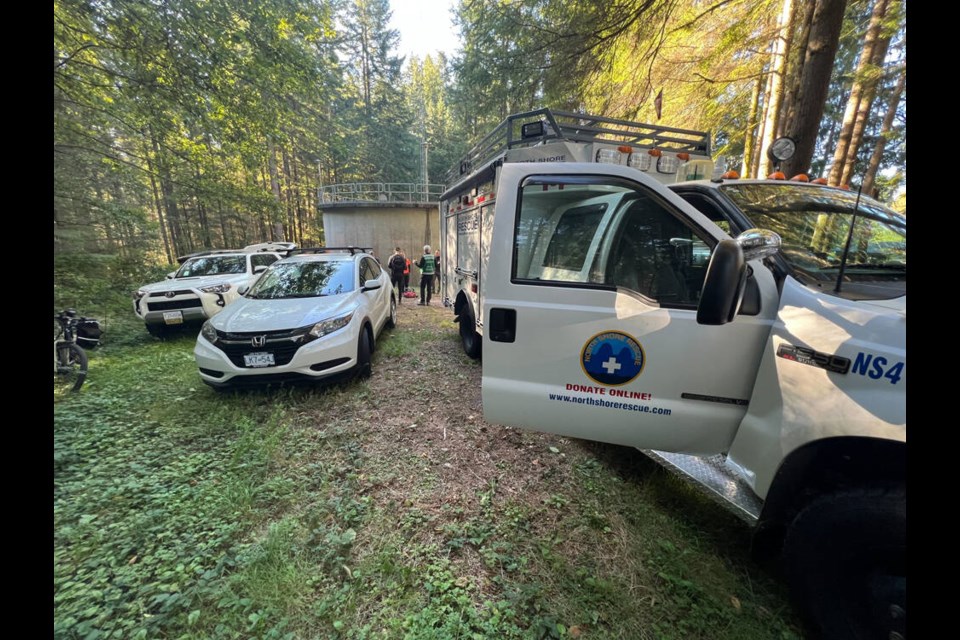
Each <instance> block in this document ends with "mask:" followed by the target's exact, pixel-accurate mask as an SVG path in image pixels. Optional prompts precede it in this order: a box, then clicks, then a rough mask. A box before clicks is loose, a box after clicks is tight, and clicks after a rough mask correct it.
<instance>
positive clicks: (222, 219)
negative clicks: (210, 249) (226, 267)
mask: <svg viewBox="0 0 960 640" xmlns="http://www.w3.org/2000/svg"><path fill="white" fill-rule="evenodd" d="M217 221H218V222H219V223H220V242H221V243H223V246H224V247H232V246H233V238H232V237H231V236H230V233H229V232H228V231H227V219H226V216H224V215H223V200H220V199H219V198H218V199H217Z"/></svg>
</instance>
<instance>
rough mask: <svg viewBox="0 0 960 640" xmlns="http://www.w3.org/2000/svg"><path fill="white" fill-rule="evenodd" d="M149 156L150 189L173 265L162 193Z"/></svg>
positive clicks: (164, 243)
mask: <svg viewBox="0 0 960 640" xmlns="http://www.w3.org/2000/svg"><path fill="white" fill-rule="evenodd" d="M145 155H146V156H147V173H149V174H150V188H151V189H152V190H153V204H154V206H155V207H156V209H157V221H158V222H159V223H160V237H161V238H163V253H164V255H166V257H167V264H173V253H171V252H170V240H169V239H168V238H167V223H166V221H165V220H164V216H163V203H162V201H161V200H160V192H159V191H158V190H157V179H156V175H155V172H154V168H153V162H152V161H151V160H150V154H149V153H148V154H145Z"/></svg>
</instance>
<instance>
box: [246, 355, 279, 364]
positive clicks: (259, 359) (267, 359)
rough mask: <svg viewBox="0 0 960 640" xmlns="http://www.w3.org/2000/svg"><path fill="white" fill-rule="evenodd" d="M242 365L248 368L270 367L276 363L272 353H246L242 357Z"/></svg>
mask: <svg viewBox="0 0 960 640" xmlns="http://www.w3.org/2000/svg"><path fill="white" fill-rule="evenodd" d="M243 364H245V365H247V366H248V367H272V366H273V365H274V364H276V363H275V362H274V361H273V354H272V353H247V354H245V355H244V356H243Z"/></svg>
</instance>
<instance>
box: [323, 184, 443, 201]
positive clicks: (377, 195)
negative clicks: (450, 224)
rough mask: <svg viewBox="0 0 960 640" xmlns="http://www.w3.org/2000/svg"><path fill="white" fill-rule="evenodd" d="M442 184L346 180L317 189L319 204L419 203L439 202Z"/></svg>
mask: <svg viewBox="0 0 960 640" xmlns="http://www.w3.org/2000/svg"><path fill="white" fill-rule="evenodd" d="M443 188H444V187H443V185H442V184H423V183H422V182H421V183H409V182H348V183H345V184H331V185H326V186H323V187H320V188H319V189H318V194H317V196H318V198H319V202H320V206H321V207H322V206H323V205H325V204H351V203H371V202H384V203H391V202H392V203H420V202H439V201H440V194H441V193H443Z"/></svg>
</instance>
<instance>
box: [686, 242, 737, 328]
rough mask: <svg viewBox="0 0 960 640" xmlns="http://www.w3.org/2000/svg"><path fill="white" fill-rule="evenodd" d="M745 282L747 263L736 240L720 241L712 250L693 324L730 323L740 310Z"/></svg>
mask: <svg viewBox="0 0 960 640" xmlns="http://www.w3.org/2000/svg"><path fill="white" fill-rule="evenodd" d="M746 282H747V261H746V260H744V259H743V249H741V248H740V245H739V244H737V241H736V240H721V241H720V242H719V243H718V244H717V246H716V248H715V249H714V250H713V255H712V256H711V257H710V263H709V264H708V265H707V275H706V277H705V278H704V280H703V289H702V290H701V292H700V304H698V305H697V324H706V325H719V324H727V323H728V322H731V321H732V320H733V319H734V318H735V317H736V315H737V311H739V310H740V302H741V301H742V300H743V290H744V287H745V285H746Z"/></svg>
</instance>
